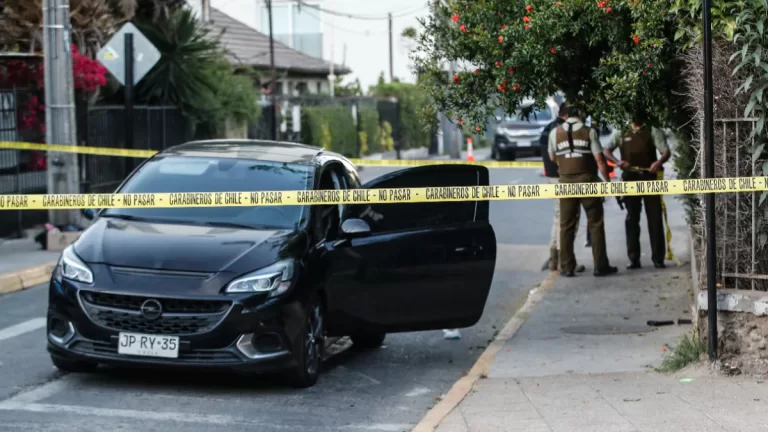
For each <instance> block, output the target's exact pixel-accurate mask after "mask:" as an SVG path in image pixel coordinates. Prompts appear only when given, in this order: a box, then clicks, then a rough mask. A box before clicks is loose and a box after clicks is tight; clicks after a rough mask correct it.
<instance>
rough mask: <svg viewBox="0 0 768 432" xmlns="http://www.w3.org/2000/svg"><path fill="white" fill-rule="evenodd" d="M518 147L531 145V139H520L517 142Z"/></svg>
mask: <svg viewBox="0 0 768 432" xmlns="http://www.w3.org/2000/svg"><path fill="white" fill-rule="evenodd" d="M517 146H518V147H530V146H531V142H530V141H518V142H517Z"/></svg>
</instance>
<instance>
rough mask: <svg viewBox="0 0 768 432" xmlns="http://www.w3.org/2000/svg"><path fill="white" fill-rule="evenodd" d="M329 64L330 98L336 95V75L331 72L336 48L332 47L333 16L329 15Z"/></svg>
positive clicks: (334, 61)
mask: <svg viewBox="0 0 768 432" xmlns="http://www.w3.org/2000/svg"><path fill="white" fill-rule="evenodd" d="M330 27H331V66H330V70H329V71H328V84H330V89H331V91H330V95H331V99H333V97H334V96H336V75H334V73H333V67H334V63H336V50H335V49H334V48H335V47H334V45H333V44H334V43H335V41H334V31H333V16H331V26H330Z"/></svg>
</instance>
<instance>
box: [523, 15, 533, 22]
mask: <svg viewBox="0 0 768 432" xmlns="http://www.w3.org/2000/svg"><path fill="white" fill-rule="evenodd" d="M523 22H526V23H529V22H531V19H530V18H528V16H524V17H523Z"/></svg>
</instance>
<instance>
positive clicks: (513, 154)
mask: <svg viewBox="0 0 768 432" xmlns="http://www.w3.org/2000/svg"><path fill="white" fill-rule="evenodd" d="M516 159H517V152H515V151H511V152H509V153H507V160H511V161H513V160H516Z"/></svg>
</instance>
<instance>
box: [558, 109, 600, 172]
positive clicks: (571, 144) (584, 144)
mask: <svg viewBox="0 0 768 432" xmlns="http://www.w3.org/2000/svg"><path fill="white" fill-rule="evenodd" d="M572 126H573V125H572V124H571V123H568V122H565V123H563V124H562V125H560V126H559V127H558V128H557V129H555V131H556V132H555V138H556V142H557V148H556V151H555V158H556V159H557V165H558V168H559V171H560V175H577V174H597V161H596V160H595V156H594V155H593V154H592V146H591V145H590V142H589V141H590V140H589V128H588V127H586V126H585V125H583V124H582V126H581V128H579V129H578V130H575V131H571V132H570V134H569V132H568V129H569V128H570V127H572ZM569 135H570V137H569Z"/></svg>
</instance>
